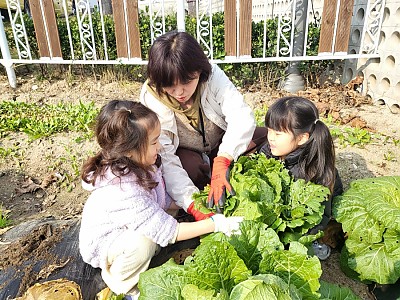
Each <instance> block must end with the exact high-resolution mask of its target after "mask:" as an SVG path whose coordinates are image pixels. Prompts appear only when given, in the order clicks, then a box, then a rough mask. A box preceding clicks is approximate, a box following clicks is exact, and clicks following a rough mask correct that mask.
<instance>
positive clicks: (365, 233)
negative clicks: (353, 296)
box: [333, 176, 400, 284]
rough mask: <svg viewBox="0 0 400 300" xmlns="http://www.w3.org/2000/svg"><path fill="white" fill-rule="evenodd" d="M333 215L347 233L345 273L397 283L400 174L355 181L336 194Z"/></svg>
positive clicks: (342, 258) (342, 255)
mask: <svg viewBox="0 0 400 300" xmlns="http://www.w3.org/2000/svg"><path fill="white" fill-rule="evenodd" d="M333 214H334V216H335V218H336V219H337V221H339V222H341V223H342V227H343V231H344V232H346V235H347V240H346V242H345V247H344V248H343V250H342V253H341V266H342V268H343V270H344V271H346V274H347V275H349V276H352V277H354V278H357V279H360V280H362V281H366V282H368V281H374V282H377V283H380V284H393V283H395V282H396V281H397V280H398V279H399V277H400V176H384V177H377V178H365V179H359V180H355V181H353V182H352V183H351V184H350V187H349V189H348V190H347V191H346V192H345V193H344V194H343V195H341V196H338V197H335V199H334V202H333Z"/></svg>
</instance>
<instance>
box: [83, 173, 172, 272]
mask: <svg viewBox="0 0 400 300" xmlns="http://www.w3.org/2000/svg"><path fill="white" fill-rule="evenodd" d="M154 179H155V180H156V181H157V182H158V185H157V187H155V188H154V189H153V190H151V191H147V190H145V189H144V188H143V187H142V186H140V185H139V184H138V182H137V178H136V176H135V175H133V174H129V175H126V176H123V177H121V179H120V178H118V177H116V176H115V175H113V174H112V172H111V171H108V172H107V173H106V176H105V178H101V179H100V178H99V180H97V181H96V183H95V185H94V186H92V185H89V184H86V183H84V182H83V183H82V185H83V188H84V189H86V190H89V191H91V195H90V196H89V198H88V200H87V202H86V204H85V206H84V208H83V212H82V221H81V229H80V233H79V249H80V253H81V255H82V258H83V260H84V261H85V262H86V263H89V264H90V265H92V266H93V267H95V268H97V267H100V268H104V267H105V266H106V260H107V252H108V248H109V245H110V244H111V243H112V242H113V240H114V239H115V238H116V237H117V236H118V235H120V234H121V233H122V232H124V231H125V230H127V229H134V230H137V231H138V232H139V233H141V234H143V235H144V236H146V237H148V238H150V239H151V240H153V241H154V242H155V243H157V244H158V245H160V246H161V247H165V246H166V245H167V244H168V243H169V242H171V241H173V240H174V238H175V237H176V231H177V229H178V222H177V221H176V220H175V219H174V218H173V217H172V216H171V215H169V214H167V213H166V210H167V209H168V208H169V206H170V204H171V201H172V199H171V197H170V196H169V195H168V194H167V193H166V191H165V186H164V181H163V178H162V175H161V170H160V169H157V170H156V171H155V173H154Z"/></svg>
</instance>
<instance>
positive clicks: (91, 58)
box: [0, 0, 385, 86]
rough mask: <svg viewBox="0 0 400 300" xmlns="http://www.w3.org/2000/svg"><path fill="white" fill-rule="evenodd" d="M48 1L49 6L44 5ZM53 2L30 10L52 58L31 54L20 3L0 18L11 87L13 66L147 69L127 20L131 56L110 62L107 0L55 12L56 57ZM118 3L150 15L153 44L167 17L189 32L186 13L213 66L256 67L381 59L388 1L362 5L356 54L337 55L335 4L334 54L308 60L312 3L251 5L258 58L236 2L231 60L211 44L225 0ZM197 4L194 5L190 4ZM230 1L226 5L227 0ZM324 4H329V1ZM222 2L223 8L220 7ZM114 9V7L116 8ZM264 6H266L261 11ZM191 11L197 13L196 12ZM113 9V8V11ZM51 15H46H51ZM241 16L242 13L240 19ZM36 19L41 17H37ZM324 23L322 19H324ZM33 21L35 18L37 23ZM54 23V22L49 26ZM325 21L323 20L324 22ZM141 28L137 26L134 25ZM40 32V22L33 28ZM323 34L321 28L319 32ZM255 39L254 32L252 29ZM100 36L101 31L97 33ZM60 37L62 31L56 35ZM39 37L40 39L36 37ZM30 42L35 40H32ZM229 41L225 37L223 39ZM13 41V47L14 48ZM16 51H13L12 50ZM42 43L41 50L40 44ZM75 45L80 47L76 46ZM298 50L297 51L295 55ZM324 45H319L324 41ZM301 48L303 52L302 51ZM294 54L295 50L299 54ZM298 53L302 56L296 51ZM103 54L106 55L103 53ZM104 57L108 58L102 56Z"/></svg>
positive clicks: (256, 0)
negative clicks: (96, 18) (258, 32)
mask: <svg viewBox="0 0 400 300" xmlns="http://www.w3.org/2000/svg"><path fill="white" fill-rule="evenodd" d="M46 1H47V2H46ZM48 1H51V0H30V3H31V6H32V4H33V5H34V6H35V5H36V7H35V9H39V10H40V14H39V15H41V18H42V23H43V27H42V28H43V30H44V34H42V36H43V38H44V39H45V41H37V43H39V42H40V43H42V44H43V43H44V44H43V45H44V46H43V47H46V48H47V49H48V54H47V55H45V56H40V57H34V56H33V54H32V50H31V47H30V44H29V37H28V34H27V32H26V27H25V23H24V18H23V15H24V12H23V8H22V7H21V6H20V1H19V0H7V7H8V15H9V21H7V22H5V21H3V20H1V18H0V46H1V54H2V57H1V59H0V63H1V64H2V65H3V66H4V67H5V68H6V69H7V74H8V77H9V81H10V84H11V86H14V85H15V79H13V76H14V78H15V74H14V75H12V73H13V66H14V65H15V64H44V63H45V64H91V65H92V64H139V65H140V64H147V61H146V59H144V58H142V57H140V55H134V54H133V53H132V52H133V51H132V48H131V46H132V44H133V45H134V44H135V43H136V42H135V41H134V40H132V37H133V35H132V32H131V31H132V30H133V29H132V28H133V27H132V25H130V24H129V22H128V21H127V20H129V18H125V22H124V23H123V24H124V25H123V26H122V29H123V30H122V31H123V33H121V36H124V40H125V41H126V45H127V46H126V47H127V49H126V50H127V51H126V52H125V54H123V55H121V56H120V57H117V58H115V59H110V55H109V45H108V43H107V40H108V37H109V34H110V33H109V32H106V27H105V14H104V11H103V3H104V2H105V1H107V0H98V1H94V0H72V1H75V7H76V9H75V13H74V14H73V11H72V2H71V0H61V3H62V5H61V7H59V8H55V11H56V13H55V18H56V19H57V20H58V19H63V20H64V21H65V24H66V30H67V34H68V44H69V48H70V49H69V51H70V54H69V55H70V58H65V57H66V56H65V55H64V53H60V52H59V53H57V51H55V50H54V49H57V47H55V46H54V45H57V43H54V40H55V41H56V42H57V40H56V39H55V38H54V33H55V32H54V28H53V27H54V26H53V25H54V23H50V24H48V22H51V18H50V19H49V18H48V17H46V16H47V15H46V14H45V12H44V6H45V5H44V4H45V2H46V3H48ZM113 1H114V2H119V3H120V5H121V6H122V7H123V9H122V10H121V12H120V13H121V16H124V15H125V16H128V15H129V13H130V12H131V11H132V6H129V5H131V4H132V3H129V2H130V1H132V2H133V1H136V5H137V7H138V12H140V13H138V16H139V18H140V16H141V15H148V20H149V24H147V25H148V28H149V29H148V30H149V31H150V38H151V42H152V41H154V39H155V38H156V37H157V36H159V35H161V34H163V33H165V32H166V31H168V30H170V29H171V28H167V27H166V16H167V15H169V14H175V15H176V17H177V24H176V27H175V28H177V29H178V30H185V19H186V18H188V17H189V16H188V14H189V15H190V17H193V16H194V17H195V18H196V27H195V28H196V35H197V40H198V41H199V43H200V44H201V45H202V47H203V48H204V50H205V53H206V54H207V55H208V57H209V58H210V60H211V61H213V62H215V63H256V62H271V61H288V62H291V61H307V60H328V59H356V58H361V57H365V58H372V57H377V54H378V41H379V32H380V27H381V24H382V19H383V10H384V4H385V1H384V0H364V1H361V2H363V3H364V5H365V17H364V20H363V21H362V23H361V24H360V25H361V28H362V32H361V34H360V35H361V39H360V45H359V51H357V52H356V53H351V54H350V53H349V52H348V51H347V49H345V50H343V49H340V51H338V50H337V49H336V47H337V43H336V37H337V36H338V34H339V33H338V31H339V26H340V23H339V18H340V16H339V13H340V10H339V6H340V5H341V2H342V3H346V1H347V0H341V1H340V0H338V1H337V3H338V4H337V5H338V6H337V9H336V12H335V16H334V30H333V35H332V41H331V47H330V48H329V49H330V51H324V52H320V53H318V54H315V55H307V53H306V49H307V45H308V42H309V41H308V38H307V37H308V26H307V25H308V24H309V22H310V16H311V15H312V14H314V13H315V11H314V8H313V6H312V4H313V3H312V2H310V3H309V1H313V0H291V1H280V2H282V3H286V7H285V6H283V4H282V3H280V10H277V9H276V8H275V7H274V5H275V3H276V2H279V1H277V0H253V1H252V5H253V7H254V6H255V5H257V7H258V8H259V7H262V8H261V10H260V11H262V13H259V14H258V18H259V19H262V21H264V25H263V35H264V36H263V37H262V41H263V45H262V55H260V56H259V57H254V56H252V55H251V53H242V50H243V48H244V47H243V44H241V40H242V39H243V27H241V26H245V25H243V24H242V23H241V22H243V16H246V14H247V15H248V17H249V18H250V17H251V16H252V15H251V14H249V13H248V12H243V11H242V7H241V5H243V3H246V2H243V1H250V0H236V3H233V4H234V5H235V7H236V10H233V11H234V12H235V13H236V28H235V36H234V38H233V39H234V40H235V43H236V45H234V46H233V48H236V53H235V54H234V55H231V54H229V53H227V55H226V57H225V58H218V59H216V58H215V55H214V50H215V49H214V45H213V35H215V32H214V31H213V22H212V16H213V14H214V13H215V12H216V9H217V10H218V9H219V10H220V9H221V7H223V3H224V1H223V0H195V3H194V4H195V5H193V3H192V4H188V3H187V2H189V1H186V0H169V1H168V0H118V1H116V0H113ZM192 1H194V0H190V2H192ZM225 2H227V1H225ZM325 2H326V1H325ZM221 3H222V5H221ZM113 5H114V3H113ZM263 5H264V6H263ZM271 5H272V8H273V11H272V13H270V12H268V11H267V7H271ZM299 5H300V6H301V7H302V8H304V11H302V13H301V14H299V12H300V11H299ZM191 7H193V8H194V9H193V10H192V9H191ZM113 8H114V7H113ZM94 10H98V12H99V14H100V23H101V26H100V27H96V28H93V20H92V17H93V13H94ZM47 13H48V12H47ZM242 13H243V14H242ZM323 13H324V12H323V10H321V11H319V14H322V15H323ZM262 14H263V17H262V18H260V15H262ZM36 16H37V15H36ZM113 16H114V20H115V21H116V18H119V17H121V16H120V15H116V13H115V11H114V15H113ZM71 18H76V20H77V24H78V28H79V37H73V36H72V33H71V32H72V30H71ZM271 18H276V19H277V20H278V21H277V22H278V24H277V25H278V26H277V32H276V36H277V43H276V51H275V54H274V55H272V56H268V55H267V49H268V47H269V44H268V37H267V34H268V32H267V27H266V23H267V20H269V19H271ZM298 18H303V25H301V26H303V27H302V28H299V27H297V25H296V24H297V23H299V22H298ZM323 18H324V16H323ZM34 20H35V19H34ZM49 20H50V21H49ZM322 21H323V20H322ZM304 24H306V25H305V26H304ZM136 25H137V24H136ZM4 27H6V28H7V30H11V31H12V33H13V35H12V37H13V41H10V40H7V38H6V34H5V28H4ZM35 29H36V23H35ZM227 29H228V30H230V29H232V28H225V35H227V34H226V33H227ZM321 29H322V27H321ZM52 30H53V31H52ZM249 30H250V31H248V32H250V34H251V28H250V29H249ZM99 31H101V32H99ZM299 32H300V33H301V34H300V35H301V37H300V38H301V39H300V41H301V44H300V46H298V43H299V34H298V33H299ZM56 33H57V34H58V32H56ZM95 35H97V36H100V37H101V39H97V41H99V40H101V42H97V43H96V40H95V38H94V37H95ZM116 35H117V34H116ZM37 36H38V35H37ZM30 38H32V37H30ZM63 38H65V36H63ZM77 38H79V43H80V48H81V49H80V51H77V49H75V48H76V47H75V48H74V43H73V41H74V40H76V39H77ZM225 38H227V36H225ZM11 42H12V43H11ZM11 44H12V45H13V46H12V49H11V46H10V45H11ZM42 44H41V45H42ZM75 45H76V44H75ZM296 45H297V47H298V49H297V50H296ZM320 45H321V40H320ZM117 46H118V45H117ZM299 49H300V50H299ZM295 50H296V51H295ZM298 50H299V51H298ZM99 53H102V54H101V56H102V57H101V58H100V57H98V56H99ZM103 53H104V54H103ZM103 55H104V56H103Z"/></svg>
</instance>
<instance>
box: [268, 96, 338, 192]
mask: <svg viewBox="0 0 400 300" xmlns="http://www.w3.org/2000/svg"><path fill="white" fill-rule="evenodd" d="M265 126H266V127H268V128H271V129H273V130H276V131H284V132H291V133H293V135H294V137H295V138H297V137H298V136H300V135H301V134H303V133H308V134H309V139H308V141H307V142H306V143H304V144H303V145H301V146H300V149H302V151H301V154H300V157H299V167H300V168H299V169H300V177H301V178H304V179H305V180H307V181H311V182H314V183H317V184H321V185H324V186H326V187H328V188H329V189H330V190H331V192H332V191H333V187H334V184H335V175H336V174H335V172H336V171H335V147H334V144H333V140H332V136H331V134H330V132H329V128H328V127H327V126H326V125H325V124H324V123H323V122H322V121H320V120H319V114H318V109H317V107H316V106H315V105H314V103H312V102H311V101H310V100H308V99H305V98H302V97H283V98H280V99H278V100H277V101H276V102H274V103H273V104H272V105H271V106H270V107H269V109H268V111H267V114H266V116H265Z"/></svg>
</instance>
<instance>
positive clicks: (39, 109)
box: [0, 101, 98, 139]
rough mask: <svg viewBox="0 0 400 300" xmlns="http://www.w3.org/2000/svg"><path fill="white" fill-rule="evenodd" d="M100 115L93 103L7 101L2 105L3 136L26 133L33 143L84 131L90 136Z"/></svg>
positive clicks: (0, 113) (0, 114) (0, 128)
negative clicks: (46, 138) (53, 103)
mask: <svg viewBox="0 0 400 300" xmlns="http://www.w3.org/2000/svg"><path fill="white" fill-rule="evenodd" d="M97 114H98V110H97V109H96V108H95V107H94V103H93V102H91V103H89V104H84V103H82V102H80V103H79V104H78V105H74V104H70V103H59V104H56V105H49V104H36V103H24V102H13V101H3V102H1V103H0V136H1V137H4V136H6V135H7V133H8V132H10V131H15V132H25V133H26V134H27V135H28V136H29V137H30V138H31V139H38V138H42V137H47V136H50V135H52V134H55V133H58V132H65V131H75V132H80V131H81V132H83V133H84V134H86V135H88V136H89V135H90V134H91V129H90V126H91V124H92V123H93V121H94V119H95V118H96V116H97Z"/></svg>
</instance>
